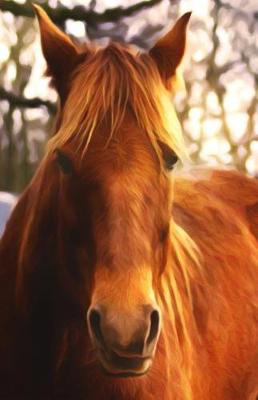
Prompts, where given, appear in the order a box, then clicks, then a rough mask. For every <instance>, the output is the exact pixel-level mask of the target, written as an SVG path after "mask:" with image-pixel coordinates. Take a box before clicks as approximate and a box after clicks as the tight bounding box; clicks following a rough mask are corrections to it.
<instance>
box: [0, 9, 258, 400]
mask: <svg viewBox="0 0 258 400" xmlns="http://www.w3.org/2000/svg"><path fill="white" fill-rule="evenodd" d="M34 8H35V11H36V15H37V18H38V22H39V27H40V35H41V45H42V51H43V55H44V57H45V59H46V63H47V74H48V76H49V77H50V78H51V83H52V85H53V86H54V88H55V89H56V90H57V93H58V95H59V111H58V115H57V120H56V126H55V131H54V134H53V135H52V136H51V138H50V139H49V142H48V145H47V148H46V152H45V156H44V158H43V160H42V161H41V164H40V166H39V168H38V170H37V172H36V174H35V176H34V177H33V179H32V181H31V182H30V184H29V185H28V187H27V188H26V189H25V191H24V192H23V194H22V195H21V196H20V198H19V200H18V202H17V205H16V206H15V208H14V210H13V212H12V215H11V217H10V219H9V221H8V223H7V226H6V229H5V232H4V235H3V237H2V238H1V242H0V271H1V272H0V274H1V279H0V288H1V290H0V304H1V307H0V321H1V323H0V338H1V340H0V355H1V356H0V372H1V373H0V377H1V378H0V397H1V399H5V400H25V399H26V400H28V399H29V400H30V399H39V400H40V399H44V400H49V399H51V400H53V399H54V400H58V399H62V400H65V399H69V400H71V399H73V400H102V399H103V400H104V399H105V400H157V399H158V400H218V399H219V400H255V399H257V398H258V397H257V396H258V290H257V288H258V246H257V239H258V182H257V181H256V180H255V179H252V178H250V177H247V176H245V175H244V174H242V173H240V172H236V171H233V170H219V169H215V170H211V169H206V168H192V169H187V170H186V171H185V172H184V170H182V171H181V172H180V171H178V172H177V171H176V170H177V168H174V165H175V163H176V162H177V160H178V159H180V160H182V162H185V163H187V162H188V161H187V152H186V149H185V145H184V140H183V134H182V130H181V126H180V123H179V121H178V119H177V115H176V112H175V108H174V105H173V96H172V93H175V91H176V87H177V85H178V82H179V80H180V74H179V70H180V68H179V67H180V64H181V61H182V58H183V56H184V52H185V43H186V32H187V26H188V21H189V18H190V13H186V14H184V15H183V16H182V17H181V18H179V19H178V21H177V22H176V23H175V25H174V26H173V28H172V29H171V30H170V31H169V32H168V33H167V34H166V35H165V36H163V37H162V38H161V39H159V40H158V41H157V43H156V44H155V45H154V46H153V47H152V48H151V49H150V51H149V52H140V51H139V50H137V49H136V48H134V47H132V46H130V45H125V44H119V43H114V42H111V43H109V44H108V45H107V46H106V47H98V46H96V45H94V44H88V43H86V44H77V43H75V42H74V41H73V40H72V39H70V37H69V36H68V35H66V34H65V33H63V32H62V31H61V30H60V29H59V28H58V27H57V26H55V24H54V23H53V22H52V21H51V20H50V18H49V17H48V16H47V14H46V13H45V11H44V10H43V9H42V8H40V7H39V6H36V5H34ZM173 169H174V172H173Z"/></svg>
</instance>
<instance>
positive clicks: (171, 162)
mask: <svg viewBox="0 0 258 400" xmlns="http://www.w3.org/2000/svg"><path fill="white" fill-rule="evenodd" d="M177 160H178V157H177V155H176V154H175V153H171V154H167V155H166V156H165V157H164V162H165V167H166V169H167V170H169V171H171V170H172V169H173V168H174V166H175V164H176V162H177Z"/></svg>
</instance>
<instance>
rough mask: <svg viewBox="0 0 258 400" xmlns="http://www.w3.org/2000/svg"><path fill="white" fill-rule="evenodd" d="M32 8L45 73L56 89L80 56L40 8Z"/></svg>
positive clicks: (67, 38) (74, 46) (77, 50)
mask: <svg viewBox="0 0 258 400" xmlns="http://www.w3.org/2000/svg"><path fill="white" fill-rule="evenodd" d="M33 8H34V10H35V12H36V15H37V18H38V22H39V28H40V36H41V47H42V52H43V55H44V57H45V60H46V62H47V67H48V69H47V73H48V75H50V76H51V77H52V78H53V79H54V85H55V86H57V89H58V86H61V85H60V83H61V81H64V79H65V78H67V75H68V74H69V73H70V72H72V70H73V69H74V67H75V66H76V65H77V64H78V63H79V62H80V60H81V57H82V54H80V52H79V49H78V48H77V46H76V45H75V44H74V43H73V42H72V40H71V39H70V38H69V36H67V35H66V34H65V33H64V32H62V31H61V30H60V29H59V28H58V27H57V26H56V25H55V24H54V23H53V22H52V21H51V19H50V18H49V17H48V15H47V13H46V12H45V11H44V10H43V9H42V8H41V7H40V6H38V5H36V4H33Z"/></svg>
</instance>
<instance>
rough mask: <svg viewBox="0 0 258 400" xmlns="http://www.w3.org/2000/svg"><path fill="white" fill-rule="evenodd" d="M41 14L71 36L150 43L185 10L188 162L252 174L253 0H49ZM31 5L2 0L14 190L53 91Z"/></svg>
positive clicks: (5, 152)
mask: <svg viewBox="0 0 258 400" xmlns="http://www.w3.org/2000/svg"><path fill="white" fill-rule="evenodd" d="M35 2H37V3H38V4H41V5H42V6H43V7H44V8H45V9H46V11H47V12H48V14H49V16H50V17H51V18H52V19H53V20H54V21H55V22H56V24H58V25H59V26H60V27H61V28H62V29H64V30H65V31H66V32H67V33H69V34H70V35H72V36H73V37H74V38H76V39H77V40H78V41H84V40H85V39H86V40H96V41H98V42H102V43H104V44H105V43H106V42H107V38H112V39H114V40H118V41H125V42H131V43H134V44H135V45H137V46H138V47H140V48H142V49H148V48H150V47H151V46H152V45H153V44H154V42H155V41H156V40H157V39H158V38H159V37H160V35H161V34H163V33H164V32H166V31H167V30H168V29H169V27H170V26H171V24H173V22H174V21H175V20H176V18H178V17H179V16H180V15H182V14H183V13H184V12H186V11H190V10H192V11H193V15H192V19H191V22H190V30H189V35H188V46H187V55H186V57H185V60H184V67H183V70H184V76H185V80H186V89H187V91H186V93H183V92H182V93H178V95H177V96H176V99H175V102H176V108H177V111H178V114H179V118H180V120H181V123H182V125H183V128H184V132H185V139H186V144H187V146H188V148H189V152H190V154H191V157H192V160H193V162H194V163H195V164H209V165H212V166H215V165H226V166H234V167H235V168H237V169H238V170H241V171H245V172H246V173H248V174H250V175H252V176H256V177H258V105H257V88H258V3H257V0H178V1H177V0H170V1H169V0H148V1H147V0H146V1H143V0H91V1H86V0H60V1H58V0H49V1H39V0H37V1H36V0H35ZM30 4H31V2H30V1H25V0H16V1H11V0H10V1H8V0H0V190H4V191H10V192H14V193H19V192H20V191H21V190H22V189H23V188H24V186H25V185H26V184H27V183H28V182H29V180H30V179H31V177H32V175H33V173H34V171H35V168H36V167H37V164H38V162H39V161H40V159H41V157H42V155H43V152H44V146H45V143H46V141H47V139H48V137H49V136H50V134H51V132H52V126H53V121H54V114H55V110H56V99H57V96H56V93H55V91H54V90H53V89H50V88H49V86H48V83H49V80H48V79H47V78H45V77H44V69H45V63H44V60H43V57H42V55H41V52H40V43H39V32H38V26H37V22H36V19H35V16H34V13H33V11H32V8H31V5H30Z"/></svg>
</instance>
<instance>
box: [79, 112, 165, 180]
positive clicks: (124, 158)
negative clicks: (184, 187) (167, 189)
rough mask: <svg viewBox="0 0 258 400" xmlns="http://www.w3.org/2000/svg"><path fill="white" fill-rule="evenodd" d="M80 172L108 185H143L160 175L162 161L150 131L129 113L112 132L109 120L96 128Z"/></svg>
mask: <svg viewBox="0 0 258 400" xmlns="http://www.w3.org/2000/svg"><path fill="white" fill-rule="evenodd" d="M81 173H82V174H83V175H84V176H85V177H87V178H88V179H90V180H91V179H92V180H94V179H95V180H98V181H99V180H100V181H101V182H105V183H106V184H107V186H114V185H115V186H117V185H116V184H117V182H121V183H122V182H123V185H124V186H125V185H127V184H130V182H135V184H137V182H138V183H139V184H141V185H143V184H144V182H145V183H147V182H149V183H151V182H154V181H155V180H157V179H159V176H160V173H161V165H160V160H159V157H158V155H157V152H156V151H155V149H154V148H153V145H152V143H151V142H150V139H149V137H148V135H147V134H146V133H145V131H144V130H143V129H141V128H140V127H139V126H138V125H137V123H136V121H135V118H134V117H133V115H131V114H130V113H126V115H125V117H124V119H123V121H122V123H121V125H120V126H119V129H117V130H116V131H115V132H113V133H112V135H110V130H109V124H108V123H107V124H105V123H102V124H101V126H100V127H99V128H98V129H97V131H96V132H95V134H94V135H93V137H92V140H91V142H90V144H89V146H88V149H87V151H86V153H85V155H84V157H83V159H82V162H81Z"/></svg>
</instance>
